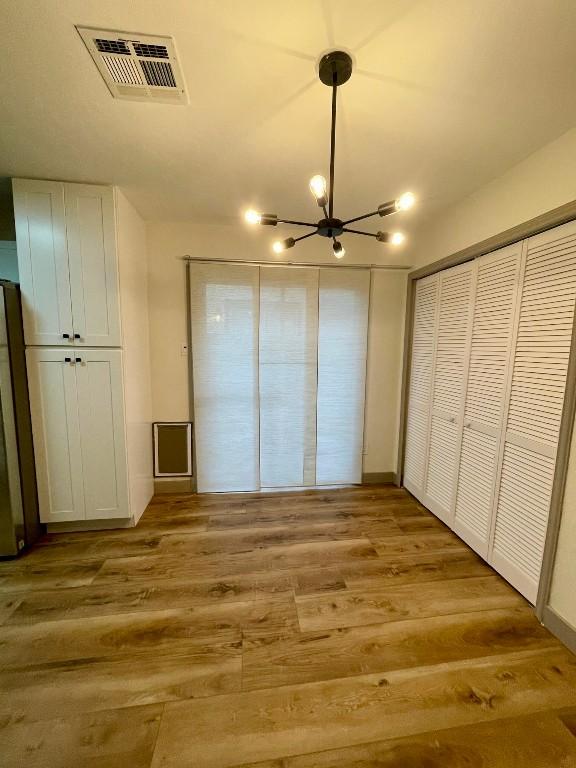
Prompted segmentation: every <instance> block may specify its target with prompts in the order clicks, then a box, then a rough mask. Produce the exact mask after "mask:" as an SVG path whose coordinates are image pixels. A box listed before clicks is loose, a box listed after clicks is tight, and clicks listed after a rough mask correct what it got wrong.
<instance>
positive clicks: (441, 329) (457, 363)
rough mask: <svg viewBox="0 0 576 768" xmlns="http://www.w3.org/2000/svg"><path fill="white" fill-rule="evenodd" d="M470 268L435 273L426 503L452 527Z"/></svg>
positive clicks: (470, 297)
mask: <svg viewBox="0 0 576 768" xmlns="http://www.w3.org/2000/svg"><path fill="white" fill-rule="evenodd" d="M472 281H473V264H471V263H468V264H463V265H462V266H460V267H454V268H452V269H447V270H446V271H445V272H441V273H440V287H439V311H438V325H437V333H436V349H435V354H434V371H433V378H432V413H431V419H430V444H429V448H428V469H427V474H426V504H427V506H428V507H429V508H430V509H431V510H432V512H434V514H436V515H437V516H438V517H439V518H440V519H441V520H443V521H444V522H446V523H451V522H452V515H453V502H454V494H455V489H456V478H457V470H458V446H459V435H460V429H461V425H462V409H463V402H464V383H465V372H466V364H467V352H468V348H469V331H470V324H471V318H472V316H471V300H472Z"/></svg>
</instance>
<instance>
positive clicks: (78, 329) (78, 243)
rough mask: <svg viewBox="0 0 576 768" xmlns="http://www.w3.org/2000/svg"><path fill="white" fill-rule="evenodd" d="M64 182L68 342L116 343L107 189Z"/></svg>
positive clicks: (109, 193) (111, 221) (112, 227)
mask: <svg viewBox="0 0 576 768" xmlns="http://www.w3.org/2000/svg"><path fill="white" fill-rule="evenodd" d="M64 186H65V191H66V227H67V233H68V235H67V236H68V259H69V264H70V286H71V295H72V315H73V318H74V343H75V344H76V345H86V346H92V347H117V346H120V311H119V302H118V265H117V259H116V237H115V218H114V193H113V190H112V188H111V187H98V186H94V185H92V184H65V185H64Z"/></svg>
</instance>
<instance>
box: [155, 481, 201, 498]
mask: <svg viewBox="0 0 576 768" xmlns="http://www.w3.org/2000/svg"><path fill="white" fill-rule="evenodd" d="M195 490H196V486H195V483H194V478H193V477H155V478H154V493H155V494H158V493H194V491H195Z"/></svg>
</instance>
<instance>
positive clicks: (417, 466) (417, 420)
mask: <svg viewBox="0 0 576 768" xmlns="http://www.w3.org/2000/svg"><path fill="white" fill-rule="evenodd" d="M438 283H439V278H438V275H432V276H431V277H425V278H423V279H422V280H418V282H417V283H416V287H415V297H414V324H413V330H412V358H411V361H410V381H409V386H408V407H407V414H406V449H405V453H404V475H403V480H402V482H403V484H404V485H405V487H406V488H407V489H408V490H409V491H410V493H413V494H414V496H416V497H417V498H419V499H420V501H424V498H423V497H424V481H425V477H426V465H427V461H428V433H429V422H430V403H431V394H432V368H433V358H434V339H435V334H436V320H437V318H436V314H437V308H438Z"/></svg>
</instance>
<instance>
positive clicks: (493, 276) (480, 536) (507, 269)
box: [454, 243, 522, 557]
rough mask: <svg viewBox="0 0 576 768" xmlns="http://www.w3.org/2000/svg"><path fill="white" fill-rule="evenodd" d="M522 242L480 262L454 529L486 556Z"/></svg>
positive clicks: (501, 431) (485, 257)
mask: <svg viewBox="0 0 576 768" xmlns="http://www.w3.org/2000/svg"><path fill="white" fill-rule="evenodd" d="M521 257H522V243H516V244H514V245H511V246H509V247H507V248H503V249H502V250H500V251H496V252H495V253H490V254H488V255H487V256H482V257H481V258H479V259H478V260H477V262H476V289H475V299H474V319H473V324H472V338H471V342H470V360H469V365H468V380H467V387H466V398H465V406H464V424H463V429H462V438H461V447H460V467H459V474H458V486H457V490H456V503H455V514H454V530H455V531H456V533H457V534H458V535H459V536H461V537H462V538H463V539H464V541H466V542H467V543H468V544H469V545H470V546H471V547H472V548H473V549H475V550H476V552H478V554H480V555H482V557H487V555H488V544H489V540H490V526H491V521H492V511H493V505H494V491H495V487H496V474H497V468H498V459H499V455H500V448H501V441H502V435H503V417H504V405H505V401H506V386H507V380H508V371H509V361H510V354H511V346H512V337H513V330H514V317H515V311H516V308H517V296H518V284H519V274H520V263H521Z"/></svg>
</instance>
